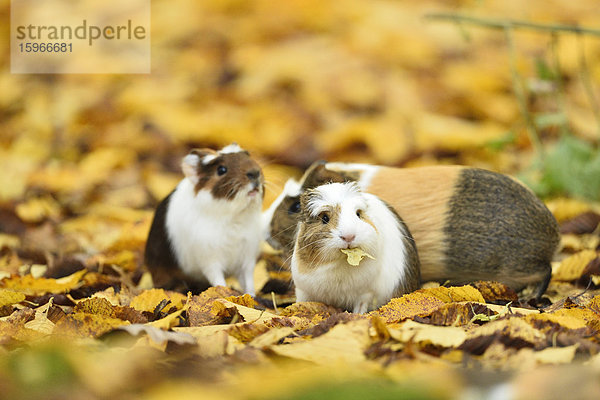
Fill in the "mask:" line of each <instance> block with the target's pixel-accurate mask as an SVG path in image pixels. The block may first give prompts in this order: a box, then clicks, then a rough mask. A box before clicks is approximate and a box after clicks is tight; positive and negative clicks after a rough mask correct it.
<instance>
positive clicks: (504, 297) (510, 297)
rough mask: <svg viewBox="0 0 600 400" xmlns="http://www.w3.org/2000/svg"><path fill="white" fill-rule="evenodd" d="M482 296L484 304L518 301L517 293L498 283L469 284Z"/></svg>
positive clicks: (478, 282)
mask: <svg viewBox="0 0 600 400" xmlns="http://www.w3.org/2000/svg"><path fill="white" fill-rule="evenodd" d="M471 285H472V286H473V287H474V288H476V289H477V290H478V291H479V293H481V295H482V296H483V298H484V299H485V302H486V303H491V302H497V301H500V302H509V301H515V302H516V301H518V300H519V296H518V295H517V293H516V292H515V291H514V290H512V289H511V288H509V287H508V286H506V285H504V284H502V283H500V282H490V281H477V282H473V283H472V284H471Z"/></svg>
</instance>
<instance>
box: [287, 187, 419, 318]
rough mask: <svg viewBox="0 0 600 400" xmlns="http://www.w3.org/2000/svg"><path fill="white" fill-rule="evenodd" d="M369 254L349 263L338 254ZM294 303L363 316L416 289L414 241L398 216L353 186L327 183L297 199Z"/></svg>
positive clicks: (293, 262)
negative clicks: (320, 305) (350, 251)
mask: <svg viewBox="0 0 600 400" xmlns="http://www.w3.org/2000/svg"><path fill="white" fill-rule="evenodd" d="M347 249H353V250H360V251H361V252H365V253H367V254H369V256H368V257H366V258H365V259H364V260H362V261H360V262H359V263H358V265H351V264H350V261H349V260H348V259H347V256H346V255H345V254H344V253H343V252H342V250H347ZM291 271H292V278H293V280H294V284H295V286H296V299H297V301H319V302H323V303H326V304H330V305H332V306H336V307H340V308H344V309H347V310H349V311H352V312H355V313H364V312H366V311H368V310H370V309H375V308H378V307H380V306H381V305H383V304H385V303H387V302H388V301H389V300H390V299H391V298H392V297H397V296H400V295H402V294H405V293H409V292H412V291H413V290H416V289H418V288H419V286H420V277H419V258H418V255H417V248H416V247H415V243H414V240H413V238H412V236H411V235H410V232H409V231H408V228H407V227H406V225H405V224H404V222H403V221H402V219H401V218H400V216H399V215H398V214H397V213H396V212H395V211H394V210H393V209H392V208H391V207H389V206H388V205H387V204H385V202H383V201H381V200H380V199H379V198H377V196H374V195H372V194H369V193H362V192H361V191H360V189H359V187H358V185H357V184H356V182H346V183H329V184H326V185H321V186H318V187H316V188H315V189H309V190H307V191H306V192H305V193H303V194H302V196H301V212H300V222H299V223H298V231H297V235H296V241H295V245H294V251H293V255H292V260H291Z"/></svg>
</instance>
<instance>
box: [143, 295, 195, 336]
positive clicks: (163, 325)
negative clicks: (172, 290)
mask: <svg viewBox="0 0 600 400" xmlns="http://www.w3.org/2000/svg"><path fill="white" fill-rule="evenodd" d="M155 290H156V289H155ZM177 294H180V293H177ZM182 296H183V295H182ZM191 298H192V294H191V293H188V296H187V298H186V303H185V305H184V306H183V308H181V309H180V310H178V311H175V312H173V313H171V314H169V315H167V316H166V317H164V318H161V319H159V320H157V321H152V322H149V323H148V324H147V325H150V326H153V327H155V328H159V329H164V330H168V329H171V328H172V327H174V326H177V325H179V317H180V316H181V314H182V313H184V312H185V311H187V310H188V309H189V308H190V304H191V301H190V299H191ZM134 300H135V299H134Z"/></svg>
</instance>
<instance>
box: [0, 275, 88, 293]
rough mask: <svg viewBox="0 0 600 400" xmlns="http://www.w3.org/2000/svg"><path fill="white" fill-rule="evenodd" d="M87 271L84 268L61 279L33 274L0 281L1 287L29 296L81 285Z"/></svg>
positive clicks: (70, 288)
mask: <svg viewBox="0 0 600 400" xmlns="http://www.w3.org/2000/svg"><path fill="white" fill-rule="evenodd" d="M86 273H87V270H85V269H83V270H80V271H77V272H75V273H74V274H72V275H69V276H65V277H64V278H59V279H49V278H34V277H33V276H31V275H25V276H15V275H13V276H11V277H9V278H4V279H2V280H1V281H0V287H4V288H6V289H12V290H14V291H18V292H21V293H24V294H25V295H27V296H40V295H44V294H47V293H67V292H69V291H71V290H73V289H76V288H78V287H79V286H80V285H81V279H82V278H83V276H84V275H85V274H86Z"/></svg>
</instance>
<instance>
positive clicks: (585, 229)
mask: <svg viewBox="0 0 600 400" xmlns="http://www.w3.org/2000/svg"><path fill="white" fill-rule="evenodd" d="M599 224H600V214H598V213H595V212H593V211H587V212H584V213H583V214H579V215H578V216H576V217H575V218H571V219H569V220H567V221H564V222H563V223H562V224H560V233H562V234H565V233H573V234H576V235H581V234H584V233H594V231H595V230H596V229H598V225H599Z"/></svg>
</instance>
